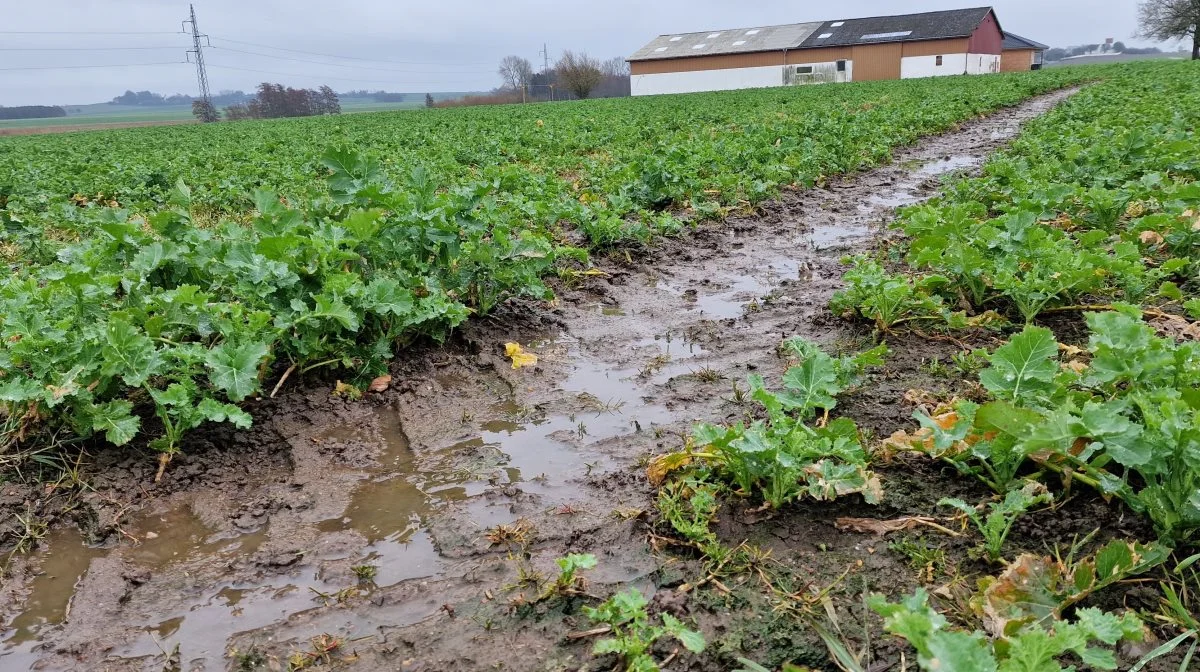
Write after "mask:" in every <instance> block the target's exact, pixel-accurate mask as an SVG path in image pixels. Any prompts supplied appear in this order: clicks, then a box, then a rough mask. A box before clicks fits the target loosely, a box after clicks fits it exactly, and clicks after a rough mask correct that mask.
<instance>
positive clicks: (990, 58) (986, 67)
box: [967, 54, 1000, 75]
mask: <svg viewBox="0 0 1200 672" xmlns="http://www.w3.org/2000/svg"><path fill="white" fill-rule="evenodd" d="M993 72H1000V54H967V74H968V75H987V74H991V73H993Z"/></svg>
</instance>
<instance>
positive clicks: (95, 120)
mask: <svg viewBox="0 0 1200 672" xmlns="http://www.w3.org/2000/svg"><path fill="white" fill-rule="evenodd" d="M418 107H424V105H423V104H422V103H419V102H404V103H379V102H376V101H374V100H372V99H370V98H346V99H344V100H342V111H343V112H346V113H355V112H386V111H390V110H411V109H415V108H418ZM63 109H65V110H66V111H67V116H66V117H58V118H52V119H9V120H0V129H3V128H46V127H70V126H83V125H92V124H129V123H145V122H156V121H188V120H190V119H192V106H191V105H163V106H159V107H142V106H138V105H113V104H111V103H96V104H93V105H64V106H63Z"/></svg>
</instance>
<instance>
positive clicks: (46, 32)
mask: <svg viewBox="0 0 1200 672" xmlns="http://www.w3.org/2000/svg"><path fill="white" fill-rule="evenodd" d="M182 34H184V33H183V31H179V30H169V31H168V30H149V31H116V32H113V31H100V30H0V35H182Z"/></svg>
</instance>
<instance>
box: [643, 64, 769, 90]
mask: <svg viewBox="0 0 1200 672" xmlns="http://www.w3.org/2000/svg"><path fill="white" fill-rule="evenodd" d="M629 85H630V91H631V93H632V94H633V95H635V96H653V95H658V94H662V93H699V92H701V91H729V90H732V89H762V88H766V87H770V86H783V66H781V65H770V66H764V67H759V68H728V69H723V70H700V71H697V72H664V73H659V74H652V75H632V76H630V78H629Z"/></svg>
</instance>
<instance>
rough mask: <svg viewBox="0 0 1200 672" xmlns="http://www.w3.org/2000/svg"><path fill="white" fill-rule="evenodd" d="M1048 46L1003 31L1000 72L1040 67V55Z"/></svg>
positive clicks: (1022, 70) (1039, 68)
mask: <svg viewBox="0 0 1200 672" xmlns="http://www.w3.org/2000/svg"><path fill="white" fill-rule="evenodd" d="M1049 48H1050V47H1047V46H1046V45H1044V44H1042V43H1041V42H1034V41H1033V40H1031V39H1029V38H1027V37H1021V36H1020V35H1017V34H1015V33H1009V32H1006V33H1004V53H1003V54H1001V56H1000V71H1001V72H1026V71H1029V70H1041V69H1042V57H1043V55H1044V54H1045V53H1046V50H1047V49H1049Z"/></svg>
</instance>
